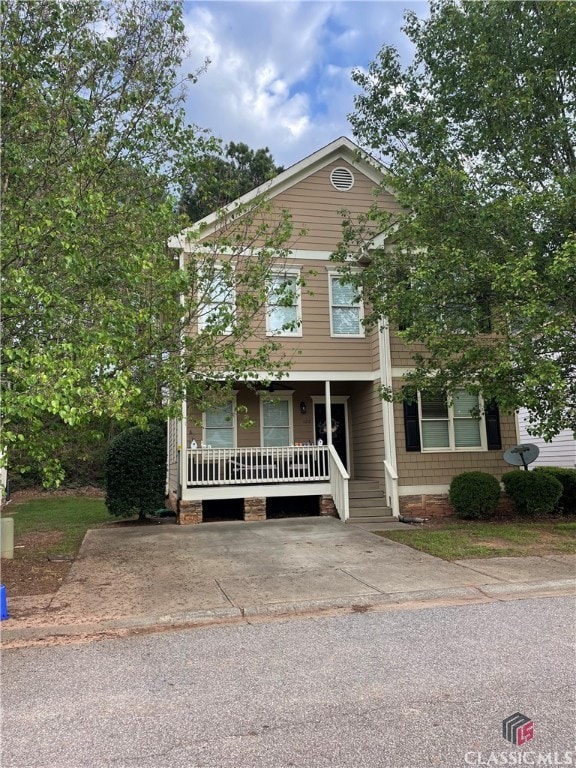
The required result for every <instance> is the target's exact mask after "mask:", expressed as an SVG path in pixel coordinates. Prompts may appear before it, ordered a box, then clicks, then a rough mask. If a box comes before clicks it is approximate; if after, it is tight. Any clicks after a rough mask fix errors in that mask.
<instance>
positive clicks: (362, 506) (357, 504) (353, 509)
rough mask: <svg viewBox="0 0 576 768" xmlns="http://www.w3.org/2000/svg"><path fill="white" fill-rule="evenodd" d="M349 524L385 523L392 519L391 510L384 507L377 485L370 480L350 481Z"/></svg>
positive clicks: (382, 497)
mask: <svg viewBox="0 0 576 768" xmlns="http://www.w3.org/2000/svg"><path fill="white" fill-rule="evenodd" d="M348 497H349V499H350V518H349V520H348V522H349V523H386V522H389V521H390V520H391V519H392V509H391V507H388V506H387V505H386V499H385V497H384V494H383V493H382V491H381V490H380V488H379V486H378V483H377V482H374V481H372V480H350V482H349V483H348Z"/></svg>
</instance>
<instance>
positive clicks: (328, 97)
mask: <svg viewBox="0 0 576 768" xmlns="http://www.w3.org/2000/svg"><path fill="white" fill-rule="evenodd" d="M408 8H409V9H411V10H414V11H415V12H416V13H417V15H418V16H421V17H426V16H427V13H428V5H427V3H426V2H417V1H416V0H414V1H411V0H398V1H395V0H379V1H376V2H364V1H363V0H353V1H348V2H323V0H302V1H301V2H284V1H283V0H254V1H251V2H248V1H246V2H245V1H244V0H239V1H238V2H229V1H227V0H224V1H222V2H220V1H219V0H207V1H205V2H195V1H194V0H185V2H184V20H185V24H186V30H187V33H188V38H189V44H190V50H189V56H188V58H187V59H186V61H185V62H184V66H185V68H186V71H188V72H195V71H197V70H198V69H199V68H200V67H201V66H202V64H203V62H204V61H205V60H206V59H209V60H210V64H209V65H208V68H207V70H206V71H205V72H204V73H203V74H202V75H201V76H200V77H199V80H198V82H197V83H196V84H195V85H193V86H191V88H190V90H189V95H188V99H187V102H186V110H187V117H188V120H189V121H190V122H191V123H195V124H197V125H199V126H200V127H202V128H208V129H210V130H211V131H212V133H213V134H214V135H215V136H218V137H219V138H221V139H223V141H224V142H225V143H227V142H229V141H235V142H240V141H241V142H245V143H246V144H248V146H250V147H251V148H252V149H258V148H260V147H268V148H269V149H270V151H271V153H272V156H273V157H274V160H275V161H276V164H277V165H283V166H284V167H288V166H290V165H292V164H293V163H296V162H298V161H299V160H301V159H302V158H304V157H306V156H307V155H309V154H310V153H311V152H314V151H315V150H317V149H320V148H321V147H323V146H324V145H326V144H328V143H329V142H331V141H333V140H334V139H336V138H338V137H339V136H348V137H349V138H350V139H352V140H354V137H353V135H352V131H351V127H350V124H349V122H348V119H347V115H348V114H350V112H352V111H353V109H354V101H353V100H354V94H355V93H358V92H359V91H358V87H357V86H356V85H355V84H354V83H353V82H352V80H351V72H352V70H354V69H357V68H360V69H364V70H366V69H367V68H368V65H369V64H370V62H371V61H373V60H374V59H375V58H376V55H377V54H378V51H379V50H380V49H381V48H382V46H383V45H393V46H394V47H396V48H397V49H398V50H399V53H400V56H401V58H402V60H403V61H405V62H408V61H409V60H410V59H411V55H412V51H411V44H410V42H409V40H408V39H407V38H406V36H405V34H404V33H403V32H402V31H401V27H402V24H403V16H404V12H405V10H406V9H408Z"/></svg>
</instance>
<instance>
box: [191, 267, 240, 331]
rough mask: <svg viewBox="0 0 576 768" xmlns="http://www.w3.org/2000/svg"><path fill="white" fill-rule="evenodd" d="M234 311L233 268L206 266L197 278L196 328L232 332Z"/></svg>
mask: <svg viewBox="0 0 576 768" xmlns="http://www.w3.org/2000/svg"><path fill="white" fill-rule="evenodd" d="M235 311H236V290H235V286H234V269H233V268H232V267H231V266H229V265H226V266H225V265H223V264H212V265H210V266H206V267H205V268H204V269H203V270H202V272H201V274H200V278H199V288H198V330H199V331H204V330H214V331H215V332H216V333H221V334H228V333H232V325H233V322H234V314H235Z"/></svg>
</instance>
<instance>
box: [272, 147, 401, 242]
mask: <svg viewBox="0 0 576 768" xmlns="http://www.w3.org/2000/svg"><path fill="white" fill-rule="evenodd" d="M334 168H347V169H349V170H350V171H351V173H352V174H353V175H354V186H353V187H352V189H350V190H349V191H347V192H339V191H338V190H337V189H335V188H334V187H333V186H332V183H331V181H330V173H331V172H332V170H333V169H334ZM375 193H376V185H375V184H374V182H373V181H371V180H370V179H369V178H367V177H366V176H364V174H362V173H361V172H360V171H358V170H357V169H356V168H354V167H353V166H352V165H350V164H349V163H347V162H346V161H345V160H335V161H334V162H332V163H330V164H329V165H327V166H325V167H324V168H322V169H320V170H319V171H316V172H315V173H313V174H311V175H310V176H308V177H307V178H305V179H303V180H302V181H299V182H298V183H296V184H294V186H292V187H290V189H287V190H285V191H284V192H281V193H280V194H279V195H277V196H276V197H275V198H274V206H275V207H276V208H279V209H289V210H290V211H291V213H292V220H293V223H294V230H295V232H297V231H299V230H300V229H304V230H305V233H304V234H302V235H300V236H299V238H298V243H297V245H296V246H295V247H296V248H300V249H308V250H317V251H326V250H328V251H331V250H334V249H335V248H336V246H337V245H338V243H339V242H340V240H341V239H342V215H341V213H340V212H341V211H342V210H343V209H346V210H347V211H350V213H351V214H352V215H353V216H357V215H359V214H361V213H365V212H366V211H367V209H368V208H370V206H371V205H373V204H374V202H376V201H378V203H379V205H380V207H381V208H383V209H384V210H389V211H398V210H399V206H398V204H397V203H396V201H395V200H394V199H393V197H392V196H391V195H390V194H388V193H386V192H380V193H379V194H378V196H377V197H376V195H375Z"/></svg>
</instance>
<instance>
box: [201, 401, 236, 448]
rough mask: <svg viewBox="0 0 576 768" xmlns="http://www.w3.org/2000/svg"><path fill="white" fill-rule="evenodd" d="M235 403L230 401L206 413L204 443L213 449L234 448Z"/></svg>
mask: <svg viewBox="0 0 576 768" xmlns="http://www.w3.org/2000/svg"><path fill="white" fill-rule="evenodd" d="M235 431H236V430H235V416H234V403H233V402H232V400H228V402H227V403H224V405H219V406H217V407H215V408H210V409H208V410H207V411H205V412H204V442H205V443H206V445H210V446H211V447H212V448H234V441H235Z"/></svg>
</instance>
